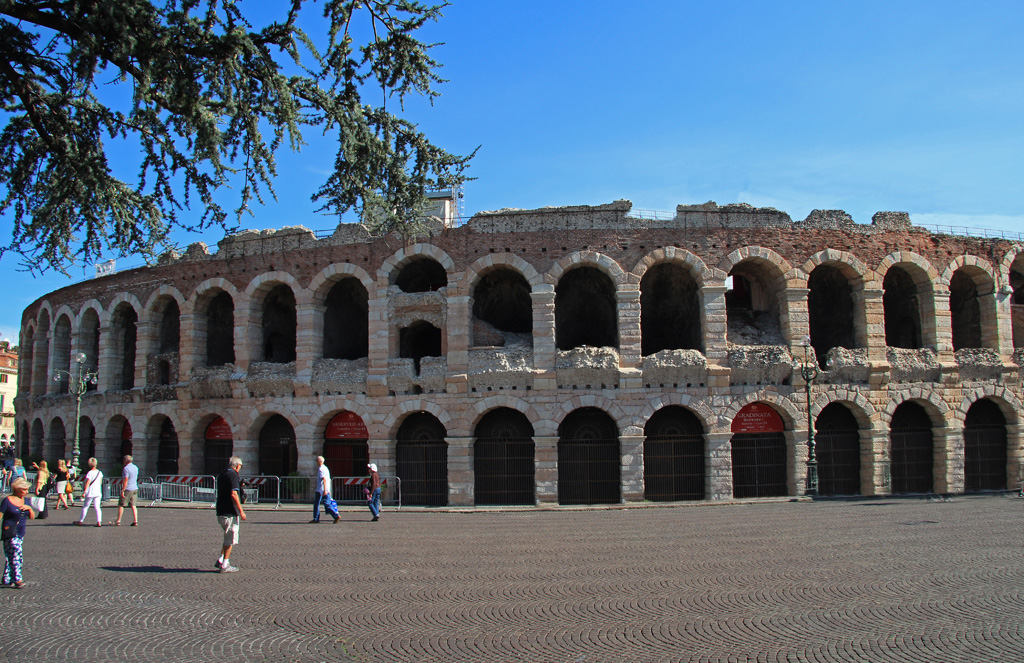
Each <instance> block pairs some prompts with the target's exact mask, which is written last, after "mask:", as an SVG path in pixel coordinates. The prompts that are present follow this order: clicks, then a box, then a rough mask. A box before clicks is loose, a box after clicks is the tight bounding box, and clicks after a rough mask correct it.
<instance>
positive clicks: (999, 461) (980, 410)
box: [964, 399, 1006, 492]
mask: <svg viewBox="0 0 1024 663" xmlns="http://www.w3.org/2000/svg"><path fill="white" fill-rule="evenodd" d="M964 490H966V491H968V492H975V491H979V490H1006V417H1004V416H1003V413H1002V411H1001V410H1000V409H999V406H998V405H996V404H995V403H994V402H992V401H990V400H987V399H984V400H980V401H978V402H977V403H975V404H974V405H972V406H971V408H970V409H969V410H967V417H966V418H965V420H964Z"/></svg>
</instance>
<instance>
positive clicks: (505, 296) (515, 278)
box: [473, 268, 533, 345]
mask: <svg viewBox="0 0 1024 663" xmlns="http://www.w3.org/2000/svg"><path fill="white" fill-rule="evenodd" d="M473 317H475V318H476V319H477V320H480V321H482V322H485V323H487V324H488V325H490V326H492V327H494V328H495V329H497V330H498V331H500V332H511V333H516V334H526V333H529V332H531V331H533V304H532V301H531V300H530V284H529V283H527V281H526V279H525V278H524V277H523V275H522V274H520V273H519V272H516V271H515V270H512V269H508V268H500V269H495V270H492V271H490V272H488V273H487V274H485V275H484V276H483V277H481V279H480V281H479V282H477V284H476V287H475V288H473ZM480 341H481V339H478V338H474V339H473V343H474V344H476V345H493V344H494V343H482V342H480Z"/></svg>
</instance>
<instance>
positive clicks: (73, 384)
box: [53, 352, 96, 476]
mask: <svg viewBox="0 0 1024 663" xmlns="http://www.w3.org/2000/svg"><path fill="white" fill-rule="evenodd" d="M85 359H86V357H85V353H84V352H79V353H78V354H76V355H75V363H76V364H78V370H77V372H72V371H66V370H63V369H60V368H58V369H57V370H55V371H54V372H53V380H54V382H60V381H61V379H62V378H64V377H67V379H68V390H69V391H70V392H71V394H73V395H74V397H75V446H74V448H73V449H72V450H71V467H72V468H73V469H74V473H75V476H78V460H79V456H80V455H81V453H82V452H81V449H80V448H79V439H78V437H79V434H80V431H79V426H80V420H81V418H82V396H84V395H85V392H87V391H89V385H91V384H96V371H90V370H88V369H86V367H85ZM76 373H77V374H76Z"/></svg>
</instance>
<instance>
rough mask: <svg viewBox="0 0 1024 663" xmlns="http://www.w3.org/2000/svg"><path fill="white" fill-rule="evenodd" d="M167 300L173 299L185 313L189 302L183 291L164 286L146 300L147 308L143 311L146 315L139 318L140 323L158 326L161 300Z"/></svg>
mask: <svg viewBox="0 0 1024 663" xmlns="http://www.w3.org/2000/svg"><path fill="white" fill-rule="evenodd" d="M166 298H171V299H173V300H174V301H175V303H176V304H177V305H178V309H179V310H181V311H182V312H184V310H185V305H186V304H187V302H188V300H187V299H186V298H185V296H184V295H183V294H181V291H180V290H178V289H177V288H176V287H174V286H172V285H162V286H160V287H159V288H157V289H156V290H154V291H153V292H151V293H150V294H149V298H148V299H146V306H145V307H144V308H143V309H142V310H143V311H144V315H140V316H139V319H140V321H141V322H149V323H153V324H158V323H159V320H158V319H157V314H158V313H159V309H158V308H157V307H158V304H159V303H160V300H161V299H166Z"/></svg>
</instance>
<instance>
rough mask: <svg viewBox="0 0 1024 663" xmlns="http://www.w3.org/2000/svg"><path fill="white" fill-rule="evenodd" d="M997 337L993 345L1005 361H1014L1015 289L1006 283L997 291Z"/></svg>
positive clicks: (1005, 362)
mask: <svg viewBox="0 0 1024 663" xmlns="http://www.w3.org/2000/svg"><path fill="white" fill-rule="evenodd" d="M994 297H995V309H996V310H995V325H996V328H995V339H994V344H993V345H992V347H994V348H997V349H998V350H999V356H1000V357H1002V358H1003V363H1004V364H1007V363H1012V362H1013V358H1012V355H1013V308H1012V306H1013V289H1012V288H1010V287H1009V285H1004V286H1003V287H1002V289H1000V290H999V291H998V292H996V293H995V295H994Z"/></svg>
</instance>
